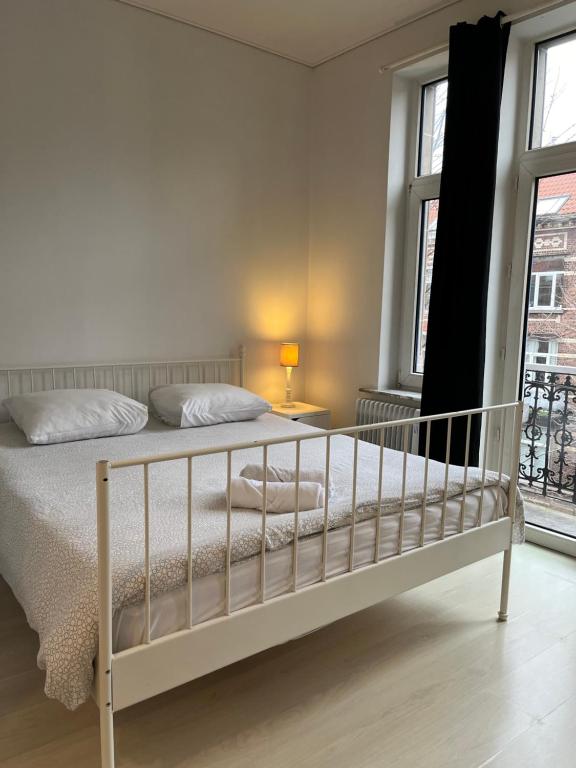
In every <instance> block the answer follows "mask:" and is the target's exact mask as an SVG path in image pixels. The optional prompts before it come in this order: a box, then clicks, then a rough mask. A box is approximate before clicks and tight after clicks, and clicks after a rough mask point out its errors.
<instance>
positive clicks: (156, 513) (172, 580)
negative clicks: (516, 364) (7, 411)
mask: <svg viewBox="0 0 576 768" xmlns="http://www.w3.org/2000/svg"><path fill="white" fill-rule="evenodd" d="M242 362H243V359H242V355H240V356H239V357H238V358H230V359H226V360H218V361H216V362H215V361H213V360H212V361H201V363H200V362H198V361H192V362H187V363H184V364H181V363H178V364H164V363H163V364H162V366H168V365H173V366H178V367H177V368H176V369H175V370H177V371H179V372H180V375H181V376H182V378H190V377H192V376H194V377H198V375H199V371H201V372H202V373H201V375H202V379H203V380H207V379H208V380H210V379H211V378H216V377H218V378H222V376H224V377H227V378H228V379H231V378H232V376H233V373H234V367H235V365H236V375H237V376H238V378H239V379H240V382H242ZM145 366H146V367H145ZM238 369H239V370H238ZM70 370H71V369H70V368H62V369H50V371H51V374H50V373H47V372H43V373H41V374H40V373H39V372H37V373H33V372H30V373H29V374H21V376H20V382H22V381H24V380H25V379H26V377H27V375H28V376H29V377H31V379H32V383H33V386H34V377H35V376H36V377H37V379H38V377H41V381H42V384H41V386H46V385H45V383H44V381H45V379H46V377H47V378H48V380H49V383H50V381H51V383H52V385H54V386H55V385H56V383H57V376H65V377H68V378H69V377H70V375H71V373H70ZM81 370H82V374H80V369H79V370H78V372H77V369H73V379H74V384H79V385H80V386H82V385H84V386H85V385H86V376H90V375H91V377H92V381H93V382H94V383H96V381H97V377H99V376H102V377H104V379H106V380H107V383H108V386H112V387H114V388H119V387H120V386H122V387H123V388H124V389H126V387H127V386H128V388H129V389H130V391H131V393H132V394H140V397H141V398H142V399H144V398H145V397H146V389H147V386H148V388H149V385H150V384H151V383H152V381H153V369H152V367H151V366H150V365H149V364H141V365H140V366H135V367H130V368H129V370H128V371H127V370H126V367H124V369H120V367H119V370H118V371H114V367H113V366H110V367H108V368H106V367H104V366H103V367H102V369H100V368H98V369H96V367H94V368H92V371H91V374H90V372H89V369H84V368H82V369H81ZM169 370H170V369H168V368H166V378H167V379H168V377H169V375H172V376H173V375H174V374H169ZM223 371H224V374H223V373H222V372H223ZM210 373H212V376H210ZM146 377H147V383H146V382H145V381H143V378H146ZM108 379H111V380H110V381H108ZM117 379H118V381H117ZM14 380H15V373H14V372H12V379H11V387H12V388H14ZM20 385H21V383H20ZM36 386H38V383H37V384H36ZM480 412H481V414H482V413H483V414H484V415H485V418H486V420H487V421H489V420H490V419H492V425H494V422H495V420H496V419H498V420H499V423H500V422H501V426H500V427H499V428H500V429H501V433H500V434H501V438H502V439H501V446H502V447H501V449H500V450H499V456H498V460H497V462H496V466H495V469H494V471H490V469H489V468H488V467H487V461H486V456H487V454H486V452H484V462H483V465H482V467H481V468H474V467H469V466H467V464H466V465H465V466H464V467H456V466H452V465H449V464H445V463H439V462H434V461H432V460H429V459H428V456H427V455H426V456H423V457H419V456H415V455H412V454H410V453H409V452H408V450H407V440H406V444H405V450H404V451H400V452H398V451H392V450H388V449H386V448H384V447H383V446H382V445H381V446H378V445H373V444H371V443H364V442H362V441H361V440H359V439H358V432H359V429H360V428H358V429H356V428H350V429H348V430H332V431H330V432H325V431H323V430H318V429H315V428H313V427H309V426H306V425H301V424H298V423H293V422H291V421H289V420H285V419H281V418H279V417H276V416H273V415H270V414H266V415H264V416H261V417H260V418H258V419H256V420H254V421H249V422H242V423H232V424H221V425H218V426H213V427H202V428H196V429H183V430H181V429H175V428H172V427H167V426H165V425H162V424H161V423H160V422H157V421H155V420H154V419H151V420H150V423H149V425H148V426H147V427H146V428H145V429H144V430H143V431H142V432H139V433H138V434H135V435H130V436H124V437H114V438H100V439H98V440H86V441H82V442H75V443H63V444H60V445H49V446H29V445H27V444H26V442H25V438H24V436H23V435H22V434H21V433H20V432H19V430H18V429H17V428H16V427H15V426H14V425H13V424H11V423H6V424H1V425H0V572H1V573H2V575H3V576H4V578H5V579H6V581H7V582H8V583H9V585H10V586H11V588H12V590H13V591H14V594H15V595H16V597H17V599H18V600H19V602H20V603H21V605H22V606H23V608H24V610H25V611H26V615H27V618H28V621H29V623H30V625H31V626H32V627H33V628H34V629H35V630H36V631H37V632H38V634H39V637H40V652H39V664H40V666H42V667H43V668H45V669H46V693H47V695H49V696H52V697H55V698H58V699H59V700H60V701H62V702H63V703H64V704H65V705H66V706H68V707H69V708H75V707H76V706H78V705H79V704H81V703H82V702H83V701H85V700H86V699H87V698H88V696H89V695H90V694H91V693H92V692H93V693H94V694H95V696H96V698H97V701H98V703H99V706H100V709H101V733H102V764H103V766H105V768H110V766H113V765H114V747H113V712H114V711H118V710H119V709H122V708H124V707H126V706H130V705H131V704H133V703H135V702H137V701H141V700H143V699H145V698H148V697H150V696H153V695H155V694H157V693H159V692H161V691H164V690H167V689H169V688H171V687H174V686H175V685H179V684H182V683H184V682H187V681H189V680H191V679H194V678H195V677H198V676H199V675H201V674H206V673H207V672H209V671H212V670H213V669H216V668H218V667H221V666H224V665H226V664H228V663H231V662H233V661H235V660H237V659H240V658H243V657H245V656H247V655H250V654H253V653H257V652H258V651H259V650H262V649H264V648H267V647H270V646H271V645H274V644H277V643H280V642H284V641H286V640H288V639H290V638H293V637H297V636H298V635H301V634H304V633H305V632H308V631H312V630H313V629H315V628H317V627H319V626H322V625H324V624H327V623H329V622H331V621H334V620H336V619H337V618H340V617H341V616H345V615H347V614H349V613H352V612H354V611H356V610H361V609H362V608H364V607H367V606H368V605H371V604H373V603H374V602H377V601H379V600H381V599H385V598H386V597H387V596H390V595H392V594H397V593H399V592H401V591H404V590H405V589H408V588H410V587H412V586H416V585H417V584H420V583H423V582H425V581H428V580H430V579H432V578H435V577H437V576H439V575H442V574H443V573H447V572H449V571H451V570H454V569H456V568H459V567H462V566H463V565H466V564H468V563H470V562H474V561H475V560H478V559H480V558H482V557H486V556H488V555H491V554H494V553H496V552H504V553H505V563H504V566H505V567H504V579H503V594H502V604H501V609H500V618H501V619H505V618H506V615H507V613H506V612H507V591H508V578H509V567H510V552H511V542H512V538H513V536H514V531H516V535H517V536H519V537H520V536H521V531H520V530H519V528H520V526H521V524H522V520H523V517H522V508H521V500H520V499H519V497H518V495H517V493H516V483H515V475H512V479H511V480H509V479H508V477H507V475H506V474H505V473H504V472H503V463H504V456H505V451H504V434H505V428H506V417H509V418H508V421H509V422H510V423H509V424H508V435H509V437H511V438H512V440H511V452H512V459H511V461H512V462H514V461H515V456H517V442H518V435H519V429H518V422H519V421H521V418H520V416H521V410H520V408H519V406H518V405H516V404H511V405H505V406H496V407H493V408H488V409H480ZM481 414H480V415H481ZM472 417H473V413H472V412H470V413H468V412H467V413H465V414H463V415H458V416H457V415H455V414H453V415H448V416H446V417H443V418H447V419H448V420H451V419H453V418H465V419H468V421H469V420H470V418H472ZM437 418H440V417H433V419H432V420H430V419H429V420H426V419H421V420H420V422H421V423H422V424H423V425H424V426H425V427H426V428H427V429H428V428H429V427H428V426H427V425H429V424H431V423H432V421H433V420H434V419H437ZM513 419H514V420H515V422H514V424H512V420H513ZM414 421H418V420H407V421H404V422H399V425H398V426H399V427H400V428H401V429H404V431H405V434H406V435H408V430H409V428H411V427H412V422H414ZM450 423H452V422H451V421H450ZM510 425H512V429H510ZM386 426H387V427H389V426H390V425H389V424H387V425H386ZM375 428H376V429H377V428H378V426H376V427H375ZM448 440H449V438H448ZM514 451H516V454H514ZM448 455H449V445H448ZM137 457H143V458H137ZM258 462H260V463H262V464H263V466H269V465H272V464H275V465H277V466H285V467H293V468H295V469H296V470H297V471H298V470H300V471H301V470H302V468H320V469H324V470H326V472H327V474H326V483H327V485H326V495H325V499H326V501H325V504H324V506H323V507H322V508H319V509H316V510H310V511H306V512H304V511H300V510H299V500H298V487H296V494H295V504H294V511H293V512H289V513H286V514H266V511H264V513H262V512H257V511H254V510H242V509H234V510H233V509H232V508H231V505H230V502H229V500H228V496H227V490H229V484H230V482H231V478H232V477H234V476H236V475H238V473H239V472H240V470H241V469H242V467H243V466H244V465H245V464H248V463H258ZM95 465H96V467H97V477H96V491H97V505H96V503H95V489H94V467H95ZM511 466H514V463H512V464H511ZM328 483H330V484H332V485H333V493H332V495H330V494H329V493H328V490H329V488H328ZM96 506H97V514H96ZM296 532H297V535H296ZM96 657H98V662H97V665H96V672H95V666H94V660H95V658H96Z"/></svg>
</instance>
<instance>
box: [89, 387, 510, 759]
mask: <svg viewBox="0 0 576 768" xmlns="http://www.w3.org/2000/svg"><path fill="white" fill-rule="evenodd" d="M474 416H477V417H479V418H481V419H483V420H484V434H485V435H489V434H491V433H490V428H491V425H492V427H494V424H495V421H494V420H496V419H497V420H498V422H497V429H499V446H498V451H497V453H498V456H497V458H496V461H493V464H496V468H495V470H494V471H495V472H497V477H498V480H497V485H498V496H497V498H498V499H499V498H500V495H501V494H500V492H501V485H502V478H503V475H504V472H503V470H504V464H505V463H506V465H507V467H508V472H507V474H508V475H509V481H508V489H507V497H508V503H507V509H506V510H505V511H504V510H503V508H502V507H500V508H499V507H498V505H496V514H495V519H493V520H491V521H490V522H485V521H483V518H482V509H483V503H484V487H485V480H486V473H487V469H488V467H487V457H488V452H487V447H488V440H485V441H484V448H483V451H482V454H483V460H482V468H481V485H480V489H479V494H480V495H479V511H478V516H477V524H476V525H474V526H473V527H472V528H471V529H465V520H464V510H465V502H466V492H467V474H468V445H469V439H470V423H471V419H472V418H473V417H474ZM454 419H465V420H466V422H467V425H468V428H467V439H466V461H465V465H464V483H463V492H462V501H461V505H462V506H461V513H460V518H459V530H458V532H457V533H455V534H453V535H449V536H447V535H446V518H447V505H448V502H449V495H448V470H449V457H450V439H451V431H452V424H453V421H454ZM439 420H445V421H446V422H447V430H446V457H447V461H446V472H445V475H444V493H443V499H442V502H441V508H442V512H441V517H440V536H439V539H438V540H437V541H435V542H433V543H426V541H425V530H426V506H427V493H428V488H427V483H428V468H429V462H430V461H431V460H430V459H429V455H428V454H429V444H430V439H429V438H430V429H431V425H432V423H433V422H435V421H439ZM414 425H420V429H422V428H424V429H425V440H424V443H425V452H424V457H423V461H424V474H423V497H422V498H423V501H422V510H421V522H420V534H419V541H418V546H417V547H416V548H415V549H410V550H409V551H405V540H404V534H405V528H404V524H405V517H406V511H407V510H406V480H407V468H408V454H409V445H410V443H409V437H410V434H411V430H412V429H413V427H414ZM391 427H397V428H400V429H401V430H402V433H403V451H402V453H403V460H402V480H401V488H402V492H401V496H400V498H399V525H398V541H397V554H396V555H395V556H392V557H387V558H386V559H382V558H381V554H380V553H381V549H380V541H381V518H382V515H381V514H380V510H381V504H382V485H383V471H384V468H383V466H384V444H383V439H382V440H381V441H380V452H379V469H378V488H377V506H376V510H377V513H376V517H375V520H376V522H375V545H374V557H373V562H372V563H371V564H369V565H365V566H362V567H355V565H354V554H355V543H356V524H357V514H356V512H357V507H356V484H357V477H358V442H359V433H360V432H362V430H363V427H361V426H360V427H350V428H346V429H337V430H330V431H327V432H325V433H323V434H322V435H321V439H324V440H325V443H326V453H325V488H324V508H323V529H322V531H321V536H322V553H321V578H320V581H318V582H317V583H315V584H312V585H311V586H306V587H300V586H299V585H298V536H297V535H294V537H293V541H292V543H291V546H292V589H291V591H289V592H287V593H285V594H283V595H281V596H279V597H272V598H268V597H267V595H266V519H267V512H266V510H267V481H266V476H267V468H268V452H269V449H270V447H271V446H273V445H281V444H285V443H292V444H293V445H294V451H295V467H296V479H295V487H294V530H295V531H296V532H297V531H298V530H299V528H298V522H299V514H300V470H301V448H302V443H304V442H306V441H307V440H314V439H315V440H317V439H319V433H317V432H312V433H303V434H302V435H298V436H290V437H286V438H277V439H269V440H262V441H258V442H250V443H236V444H233V445H225V446H220V447H217V448H210V449H202V450H196V451H189V452H183V453H174V454H163V455H158V456H149V457H144V458H139V459H130V460H122V461H116V462H109V461H101V462H99V463H98V465H97V470H96V480H97V509H98V586H99V651H98V664H97V670H98V672H97V689H98V690H97V701H98V704H99V707H100V729H101V748H102V766H103V768H113V766H114V734H113V713H114V712H115V711H118V710H120V709H123V708H125V707H128V706H130V705H132V704H135V703H136V702H138V701H142V700H144V699H147V698H150V697H151V696H155V695H156V694H158V693H161V692H163V691H166V690H169V689H170V688H173V687H176V686H178V685H181V684H183V683H186V682H189V681H190V680H193V679H195V678H197V677H200V676H202V675H204V674H207V673H209V672H211V671H213V670H215V669H218V668H220V667H223V666H226V665H228V664H231V663H233V662H235V661H238V660H239V659H242V658H246V657H247V656H250V655H252V654H255V653H258V652H260V651H262V650H264V649H266V648H269V647H272V646H274V645H278V644H280V643H283V642H286V641H288V640H290V639H293V638H296V637H298V636H300V635H302V634H304V633H306V632H309V631H312V630H314V629H316V628H318V627H320V626H323V625H325V624H329V623H331V622H333V621H336V620H338V619H340V618H342V617H344V616H346V615H349V614H351V613H354V612H356V611H359V610H362V609H364V608H367V607H369V606H371V605H374V604H375V603H377V602H380V601H381V600H384V599H386V598H388V597H391V596H393V595H397V594H399V593H401V592H404V591H406V590H408V589H412V588H413V587H416V586H419V585H421V584H424V583H425V582H427V581H430V580H432V579H435V578H438V577H439V576H442V575H445V574H447V573H449V572H451V571H454V570H457V569H459V568H462V567H464V566H466V565H469V564H470V563H473V562H475V561H477V560H481V559H483V558H485V557H488V556H491V555H494V554H496V553H498V552H503V553H504V570H503V579H502V596H501V605H500V611H499V614H498V617H499V620H501V621H504V620H506V618H507V611H508V606H507V604H508V592H509V579H510V565H511V552H512V548H511V544H512V531H513V524H514V517H515V510H516V497H517V468H518V460H519V451H520V437H521V428H522V403H521V402H519V403H510V404H506V405H498V406H492V407H488V408H478V409H473V410H469V411H462V412H456V413H450V414H442V415H438V416H428V417H418V418H414V419H404V420H400V421H397V422H387V423H384V424H376V425H371V430H372V431H380V434H381V435H382V437H383V435H384V430H386V429H390V428H391ZM336 435H348V436H350V437H351V438H352V439H353V441H354V450H353V466H352V487H351V489H350V491H351V499H352V504H351V518H350V526H349V531H350V543H349V553H350V554H349V565H348V570H347V572H346V573H343V574H340V575H337V576H330V575H329V573H328V571H327V564H328V531H329V505H330V493H329V491H330V488H329V482H330V480H329V478H330V460H331V440H332V438H333V437H334V436H336ZM506 435H508V442H506ZM254 448H258V449H261V451H262V467H263V477H264V480H263V489H262V490H263V510H262V525H261V547H260V554H259V557H260V599H259V601H258V602H257V603H256V604H254V605H251V606H249V607H247V608H242V609H240V610H232V607H231V599H230V595H231V569H232V514H233V512H232V507H231V498H230V488H231V481H232V455H233V453H234V452H235V451H240V450H246V449H254ZM213 454H223V455H224V456H225V457H226V487H227V491H228V493H227V510H226V514H227V525H226V558H225V571H224V579H225V611H224V615H223V616H220V617H218V618H215V619H212V620H210V621H205V622H203V623H200V624H193V621H192V582H193V578H192V560H193V558H192V552H193V550H192V523H193V504H192V493H193V462H194V459H196V458H198V457H200V456H207V455H213ZM505 459H506V461H505ZM182 460H185V461H186V462H187V556H188V560H187V563H188V574H187V625H186V627H185V628H184V629H182V630H180V631H178V632H173V633H171V634H169V635H166V636H164V637H161V638H158V639H152V638H151V617H150V610H151V609H150V602H151V593H150V581H151V579H150V524H149V523H150V519H149V518H150V514H149V512H150V510H149V467H150V465H152V464H158V463H162V462H171V461H182ZM136 466H141V467H142V472H143V475H142V477H143V498H144V532H145V534H144V583H145V595H144V615H145V629H144V642H143V643H142V644H141V645H138V646H136V647H134V648H130V649H128V650H126V651H121V652H119V653H113V648H112V613H113V605H112V567H111V562H110V513H111V510H110V499H109V487H110V483H111V481H112V477H113V475H114V473H115V472H116V471H121V470H122V469H124V468H127V467H136Z"/></svg>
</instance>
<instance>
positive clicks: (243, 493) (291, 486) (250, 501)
mask: <svg viewBox="0 0 576 768" xmlns="http://www.w3.org/2000/svg"><path fill="white" fill-rule="evenodd" d="M263 485H264V484H263V483H262V482H261V481H260V480H249V479H248V478H246V477H234V478H232V480H231V483H230V503H231V505H232V506H233V507H241V508H242V509H262V507H263V500H264V499H263ZM295 502H296V483H274V482H272V483H266V511H267V512H280V513H281V512H294V509H295V506H296V504H295ZM323 505H324V488H323V486H321V485H320V483H310V482H303V483H302V482H301V483H300V494H299V507H300V511H301V512H305V511H306V510H309V509H319V508H320V507H322V506H323Z"/></svg>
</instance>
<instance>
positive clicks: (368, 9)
mask: <svg viewBox="0 0 576 768" xmlns="http://www.w3.org/2000/svg"><path fill="white" fill-rule="evenodd" d="M121 2H125V3H128V4H129V5H134V6H137V7H139V8H145V9H146V10H149V11H154V12H156V13H160V14H163V15H165V16H169V17H171V18H174V19H177V20H179V21H183V22H186V23H188V24H192V25H193V26H196V27H201V28H202V29H207V30H209V31H211V32H215V33H217V34H220V35H225V36H226V37H230V38H232V39H234V40H238V41H240V42H243V43H248V44H249V45H253V46H256V47H257V48H262V49H263V50H265V51H270V52H272V53H276V54H278V55H279V56H284V57H285V58H288V59H292V60H294V61H298V62H300V63H302V64H307V65H308V66H317V65H318V64H322V63H323V62H325V61H327V60H328V59H331V58H333V57H334V56H338V55H339V54H340V53H343V52H344V51H347V50H350V49H351V48H355V47H356V46H358V45H362V43H365V42H367V41H368V40H372V39H374V38H375V37H379V36H380V35H382V34H384V33H386V32H389V31H391V30H392V29H396V28H398V27H401V26H403V25H405V24H407V23H409V22H410V21H414V20H415V19H417V18H421V17H422V16H426V15H428V14H429V13H431V12H433V11H434V10H438V9H440V8H444V7H446V6H449V5H455V4H456V3H457V2H459V0H443V1H442V0H243V1H242V2H239V0H121Z"/></svg>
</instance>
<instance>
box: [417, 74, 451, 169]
mask: <svg viewBox="0 0 576 768" xmlns="http://www.w3.org/2000/svg"><path fill="white" fill-rule="evenodd" d="M447 96H448V80H447V79H446V78H443V79H442V80H436V81H435V82H433V83H428V85H425V86H423V88H422V91H421V107H420V148H419V153H418V154H419V157H418V176H429V175H430V174H434V173H440V171H441V170H442V155H443V153H444V127H445V125H446V99H447Z"/></svg>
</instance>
